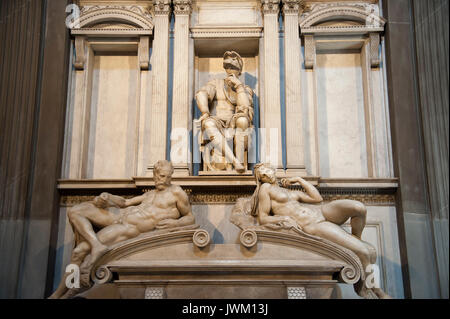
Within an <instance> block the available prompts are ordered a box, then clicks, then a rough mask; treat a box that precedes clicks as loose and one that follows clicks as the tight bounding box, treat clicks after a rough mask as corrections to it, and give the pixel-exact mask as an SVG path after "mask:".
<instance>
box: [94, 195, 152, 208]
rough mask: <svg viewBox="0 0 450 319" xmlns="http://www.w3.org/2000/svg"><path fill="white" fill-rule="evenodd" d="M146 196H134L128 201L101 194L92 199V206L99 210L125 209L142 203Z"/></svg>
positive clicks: (120, 197) (119, 197) (115, 196)
mask: <svg viewBox="0 0 450 319" xmlns="http://www.w3.org/2000/svg"><path fill="white" fill-rule="evenodd" d="M145 196H146V195H140V196H136V197H133V198H130V199H125V198H123V197H122V196H117V195H112V194H110V193H106V192H105V193H101V194H100V196H97V197H96V198H95V199H94V204H95V205H96V206H97V207H100V208H107V207H111V206H112V207H114V206H116V207H119V208H126V207H128V206H135V205H139V204H140V203H142V201H143V200H144V198H145Z"/></svg>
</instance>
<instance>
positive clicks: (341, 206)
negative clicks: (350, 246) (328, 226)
mask: <svg viewBox="0 0 450 319" xmlns="http://www.w3.org/2000/svg"><path fill="white" fill-rule="evenodd" d="M322 214H323V216H324V217H325V219H326V220H327V221H329V222H332V223H334V224H336V225H342V224H344V223H345V222H346V221H347V220H348V219H349V218H351V222H350V224H351V226H352V234H353V235H355V236H356V237H358V238H359V239H361V235H362V232H363V230H364V227H365V226H366V217H367V209H366V207H365V206H364V204H363V203H361V202H358V201H355V200H348V199H344V200H336V201H332V202H331V203H328V204H325V205H323V206H322Z"/></svg>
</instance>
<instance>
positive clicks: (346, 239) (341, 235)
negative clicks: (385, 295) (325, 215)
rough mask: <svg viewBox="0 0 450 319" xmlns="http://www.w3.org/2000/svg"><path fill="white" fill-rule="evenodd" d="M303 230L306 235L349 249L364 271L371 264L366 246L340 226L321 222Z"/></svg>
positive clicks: (369, 252) (370, 255) (370, 254)
mask: <svg viewBox="0 0 450 319" xmlns="http://www.w3.org/2000/svg"><path fill="white" fill-rule="evenodd" d="M303 230H304V231H305V232H307V233H308V234H311V235H314V236H319V237H322V238H324V239H328V240H329V241H332V242H333V243H336V244H338V245H340V246H343V247H345V248H348V249H350V250H351V251H353V252H354V253H355V254H356V255H357V256H358V257H359V259H360V260H361V263H362V265H363V267H364V269H366V267H367V266H368V265H370V264H371V261H372V260H371V259H372V258H371V257H372V252H371V251H370V249H369V248H368V247H367V244H366V243H364V242H363V241H361V240H359V239H358V238H356V237H355V236H352V235H351V234H349V233H348V232H346V231H345V230H344V229H343V228H341V227H340V226H338V225H336V224H334V223H331V222H329V221H323V222H320V223H317V224H309V225H307V226H305V227H303Z"/></svg>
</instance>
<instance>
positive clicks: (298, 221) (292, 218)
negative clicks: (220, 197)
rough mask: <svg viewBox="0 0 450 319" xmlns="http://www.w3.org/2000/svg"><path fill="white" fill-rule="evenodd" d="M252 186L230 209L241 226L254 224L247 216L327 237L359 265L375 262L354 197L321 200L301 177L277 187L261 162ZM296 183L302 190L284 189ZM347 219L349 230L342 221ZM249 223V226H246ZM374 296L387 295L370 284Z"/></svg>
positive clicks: (361, 210)
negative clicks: (253, 188) (365, 237)
mask: <svg viewBox="0 0 450 319" xmlns="http://www.w3.org/2000/svg"><path fill="white" fill-rule="evenodd" d="M255 178H256V185H257V186H256V190H255V192H254V193H253V195H252V197H251V198H250V199H248V200H246V199H239V200H238V203H237V204H236V206H235V209H234V210H233V213H232V217H231V221H232V222H233V223H234V224H236V225H237V226H239V227H241V228H243V229H245V228H247V227H248V228H250V227H254V226H253V225H252V223H253V222H252V221H251V220H250V216H253V217H255V218H256V221H257V223H258V224H259V225H260V226H262V227H264V228H267V229H270V230H281V229H286V230H289V229H291V230H294V231H296V232H297V233H299V234H304V233H306V234H309V235H312V236H316V237H320V238H323V239H326V240H329V241H331V242H333V243H335V244H338V245H340V246H342V247H345V248H347V249H349V250H351V251H353V252H354V253H355V254H356V255H357V256H358V257H359V259H360V260H361V263H362V266H363V269H367V266H368V265H372V264H374V263H375V262H376V258H377V254H376V250H375V248H374V247H373V246H372V245H371V244H369V243H367V242H365V241H363V240H362V239H361V235H362V232H363V230H364V227H365V225H366V215H367V209H366V207H365V206H364V204H362V203H361V202H358V201H354V200H335V201H332V202H330V203H326V204H325V203H323V198H322V196H321V195H320V193H319V191H318V190H317V189H316V188H315V187H314V186H313V185H312V184H311V183H309V182H307V181H306V180H304V179H303V178H301V177H291V178H285V179H282V180H281V187H280V185H279V184H278V181H277V178H276V176H275V170H274V169H273V168H271V167H270V166H268V165H265V164H257V165H255ZM297 183H298V184H300V185H301V186H302V188H303V189H304V191H300V190H294V189H288V187H289V186H290V185H293V184H297ZM348 219H350V225H351V234H350V233H348V232H347V231H345V230H344V229H343V228H342V227H340V226H341V225H343V224H344V223H345V222H346V221H347V220H348ZM249 226H250V227H249ZM367 289H368V288H366V287H365V286H364V285H363V284H362V283H358V284H357V285H355V290H356V292H357V293H358V294H359V295H361V296H363V297H366V296H368V291H367ZM370 290H371V291H372V293H374V294H375V295H376V296H377V297H378V298H390V297H389V296H388V295H387V294H386V293H385V292H384V291H383V290H381V289H380V288H370Z"/></svg>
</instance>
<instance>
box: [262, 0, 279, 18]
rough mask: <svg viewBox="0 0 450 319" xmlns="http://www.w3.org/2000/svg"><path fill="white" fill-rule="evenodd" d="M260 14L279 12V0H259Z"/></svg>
mask: <svg viewBox="0 0 450 319" xmlns="http://www.w3.org/2000/svg"><path fill="white" fill-rule="evenodd" d="M261 5H262V12H263V14H264V15H266V14H278V13H279V12H280V0H261Z"/></svg>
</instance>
